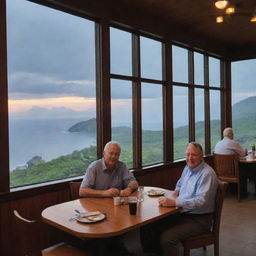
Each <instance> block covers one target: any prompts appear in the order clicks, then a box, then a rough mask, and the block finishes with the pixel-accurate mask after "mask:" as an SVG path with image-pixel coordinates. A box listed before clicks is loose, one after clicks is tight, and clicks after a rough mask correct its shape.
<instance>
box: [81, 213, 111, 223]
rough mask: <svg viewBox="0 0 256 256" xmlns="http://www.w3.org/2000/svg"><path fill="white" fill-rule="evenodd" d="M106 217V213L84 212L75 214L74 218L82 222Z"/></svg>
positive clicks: (92, 221)
mask: <svg viewBox="0 0 256 256" xmlns="http://www.w3.org/2000/svg"><path fill="white" fill-rule="evenodd" d="M105 218H106V215H105V214H104V213H101V212H86V213H81V214H80V215H79V216H77V218H76V220H77V221H79V222H82V223H95V222H99V221H102V220H104V219H105Z"/></svg>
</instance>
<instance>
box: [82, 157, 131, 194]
mask: <svg viewBox="0 0 256 256" xmlns="http://www.w3.org/2000/svg"><path fill="white" fill-rule="evenodd" d="M132 180H135V178H134V176H133V174H132V173H131V172H130V171H129V170H128V168H127V166H126V164H125V163H123V162H121V161H118V162H117V163H116V167H115V169H114V170H113V171H112V172H110V171H109V170H107V167H106V165H105V162H104V158H101V159H99V160H96V161H94V162H92V163H91V164H90V165H89V166H88V169H87V171H86V173H85V176H84V178H83V181H82V183H81V186H80V187H81V188H92V189H97V190H107V189H109V188H117V189H124V188H126V187H127V185H128V184H129V183H130V182H131V181H132Z"/></svg>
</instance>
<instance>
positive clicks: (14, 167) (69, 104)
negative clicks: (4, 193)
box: [7, 0, 96, 187]
mask: <svg viewBox="0 0 256 256" xmlns="http://www.w3.org/2000/svg"><path fill="white" fill-rule="evenodd" d="M7 18H8V19H7V25H8V26H7V29H8V33H7V34H8V38H7V40H8V86H9V92H8V93H9V94H8V96H9V120H10V122H9V128H10V130H9V134H10V171H11V173H10V178H11V181H10V182H11V186H12V187H13V186H19V185H25V184H33V183H39V182H44V181H50V180H56V179H63V178H67V177H72V176H78V175H83V174H84V172H85V170H86V167H87V165H88V164H89V163H90V162H91V161H92V160H94V159H95V158H96V149H95V143H96V133H95V130H96V129H95V126H96V120H95V117H96V100H95V49H94V47H95V46H94V45H95V42H94V34H95V32H94V23H93V22H90V21H87V20H85V19H82V18H79V17H76V16H73V15H69V14H67V13H63V12H59V11H56V10H54V9H50V8H47V7H43V6H40V5H38V4H35V3H31V2H29V1H19V0H11V1H7ZM74 125H76V126H74ZM71 127H72V129H71Z"/></svg>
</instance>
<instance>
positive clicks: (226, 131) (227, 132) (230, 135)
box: [223, 127, 234, 139]
mask: <svg viewBox="0 0 256 256" xmlns="http://www.w3.org/2000/svg"><path fill="white" fill-rule="evenodd" d="M233 136H234V133H233V129H232V128H230V127H227V128H225V129H224V130H223V137H228V138H230V139H232V138H233Z"/></svg>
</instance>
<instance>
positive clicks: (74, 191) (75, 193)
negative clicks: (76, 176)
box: [69, 181, 81, 200]
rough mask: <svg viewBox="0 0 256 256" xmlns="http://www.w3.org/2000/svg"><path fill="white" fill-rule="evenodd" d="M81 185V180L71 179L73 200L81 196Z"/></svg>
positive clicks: (70, 185)
mask: <svg viewBox="0 0 256 256" xmlns="http://www.w3.org/2000/svg"><path fill="white" fill-rule="evenodd" d="M80 185H81V181H71V182H69V190H70V198H71V200H75V199H78V198H80V196H79V188H80Z"/></svg>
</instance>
